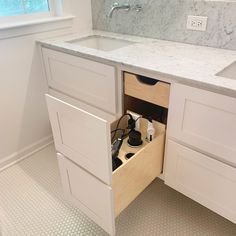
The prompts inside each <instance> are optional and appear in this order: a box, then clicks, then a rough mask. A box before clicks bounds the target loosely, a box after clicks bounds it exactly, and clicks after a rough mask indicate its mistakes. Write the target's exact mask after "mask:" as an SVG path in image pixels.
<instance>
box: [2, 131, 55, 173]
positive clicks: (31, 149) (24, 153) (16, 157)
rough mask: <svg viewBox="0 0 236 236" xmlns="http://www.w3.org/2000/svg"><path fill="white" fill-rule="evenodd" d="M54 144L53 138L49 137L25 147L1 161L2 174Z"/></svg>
mask: <svg viewBox="0 0 236 236" xmlns="http://www.w3.org/2000/svg"><path fill="white" fill-rule="evenodd" d="M52 142H53V138H52V136H51V135H50V136H47V137H45V138H42V139H40V140H39V141H37V142H35V143H33V144H31V145H29V146H28V147H25V148H23V149H21V150H19V151H18V152H15V153H13V154H11V155H9V156H7V157H5V158H3V159H2V160H0V172H1V171H3V170H5V169H6V168H8V167H10V166H12V165H14V164H16V163H17V162H19V161H22V160H23V159H25V158H27V157H29V156H31V155H32V154H34V153H36V152H38V151H40V150H41V149H43V148H45V147H47V146H48V145H50V144H51V143H52Z"/></svg>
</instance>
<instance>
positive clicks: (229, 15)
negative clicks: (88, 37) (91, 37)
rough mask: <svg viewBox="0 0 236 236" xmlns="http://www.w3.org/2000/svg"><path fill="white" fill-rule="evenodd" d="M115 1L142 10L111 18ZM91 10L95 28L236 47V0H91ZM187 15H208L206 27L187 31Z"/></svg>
mask: <svg viewBox="0 0 236 236" xmlns="http://www.w3.org/2000/svg"><path fill="white" fill-rule="evenodd" d="M115 1H117V2H119V3H127V2H129V3H130V4H131V5H134V4H141V5H142V7H143V9H142V11H141V12H136V11H134V10H131V11H129V12H126V11H119V12H114V14H113V17H112V18H108V17H107V14H108V12H109V10H110V8H111V5H112V3H113V2H115ZM92 13H93V14H92V15H93V27H94V29H96V30H103V31H111V32H116V33H123V34H130V35H139V36H144V37H152V38H157V39H163V40H170V41H176V42H184V43H190V44H196V45H203V46H211V47H218V48H225V49H231V50H236V1H235V0H231V1H228V0H225V1H219V0H218V1H212V0H211V1H209V0H208V1H207V0H112V1H111V0H92ZM188 15H201V16H208V25H207V30H206V31H205V32H200V31H193V30H187V29H186V22H187V16H188Z"/></svg>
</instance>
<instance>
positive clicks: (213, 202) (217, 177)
mask: <svg viewBox="0 0 236 236" xmlns="http://www.w3.org/2000/svg"><path fill="white" fill-rule="evenodd" d="M165 183H166V184H167V185H169V186H170V187H172V188H174V189H176V190H177V191H180V192H181V193H183V194H185V195H186V196H188V197H190V198H192V199H194V200H195V201H197V202H199V203H201V204H202V205H204V206H206V207H208V208H210V209H211V210H213V211H215V212H217V213H218V214H220V215H222V216H223V217H225V218H227V219H229V220H231V221H233V222H234V223H236V201H235V199H236V169H235V168H233V167H231V166H228V165H225V164H223V163H221V162H219V161H216V160H214V159H211V158H209V157H208V156H205V155H203V154H200V153H198V152H195V151H193V150H191V149H188V148H186V147H184V146H182V145H180V144H177V143H175V142H173V141H171V140H169V141H168V143H167V153H166V162H165Z"/></svg>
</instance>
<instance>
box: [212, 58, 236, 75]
mask: <svg viewBox="0 0 236 236" xmlns="http://www.w3.org/2000/svg"><path fill="white" fill-rule="evenodd" d="M216 75H217V76H221V77H225V78H228V79H235V80H236V61H235V62H233V63H232V64H231V65H229V66H227V67H226V68H225V69H223V70H222V71H220V72H219V73H217V74H216Z"/></svg>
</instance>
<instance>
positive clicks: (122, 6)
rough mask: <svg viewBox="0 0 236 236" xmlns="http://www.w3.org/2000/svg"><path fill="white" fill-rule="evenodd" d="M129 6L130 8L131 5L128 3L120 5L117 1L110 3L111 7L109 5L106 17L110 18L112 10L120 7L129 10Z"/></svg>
mask: <svg viewBox="0 0 236 236" xmlns="http://www.w3.org/2000/svg"><path fill="white" fill-rule="evenodd" d="M130 8H131V7H130V4H122V5H120V4H119V3H118V2H115V3H113V5H112V7H111V10H110V12H109V14H108V17H109V18H112V16H113V12H114V11H115V10H121V9H123V10H126V11H129V10H130Z"/></svg>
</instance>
